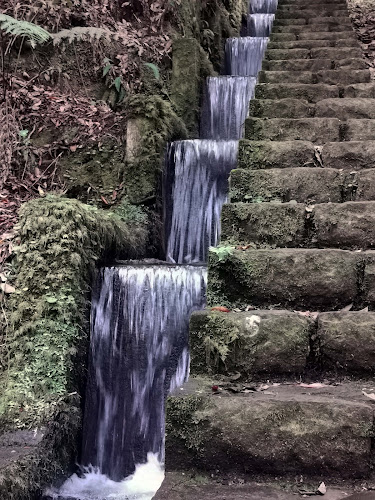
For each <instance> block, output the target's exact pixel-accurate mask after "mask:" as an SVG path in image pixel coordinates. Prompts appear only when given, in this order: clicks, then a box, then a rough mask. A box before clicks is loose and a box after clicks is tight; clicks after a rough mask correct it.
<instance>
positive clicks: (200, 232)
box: [164, 140, 238, 264]
mask: <svg viewBox="0 0 375 500" xmlns="http://www.w3.org/2000/svg"><path fill="white" fill-rule="evenodd" d="M237 148H238V143H237V141H209V140H207V141H202V140H193V141H179V142H174V143H172V144H171V145H170V147H169V151H168V168H167V170H166V179H165V183H164V184H165V186H166V187H167V188H168V187H169V188H170V189H169V192H167V189H166V192H165V195H164V200H165V215H164V221H165V229H166V234H167V252H166V254H167V255H166V257H167V261H168V262H175V263H178V264H188V263H199V262H201V263H205V262H207V253H208V248H209V246H212V245H216V244H217V243H218V240H219V235H220V213H221V208H222V206H223V204H224V203H225V200H226V197H227V191H228V176H229V172H230V171H231V170H232V169H233V168H234V167H235V165H236V160H237Z"/></svg>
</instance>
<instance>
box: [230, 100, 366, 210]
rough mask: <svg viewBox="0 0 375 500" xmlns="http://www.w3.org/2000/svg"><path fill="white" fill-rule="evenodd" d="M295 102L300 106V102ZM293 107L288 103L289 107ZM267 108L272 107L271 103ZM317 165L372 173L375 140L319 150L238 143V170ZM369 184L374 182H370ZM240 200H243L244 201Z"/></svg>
mask: <svg viewBox="0 0 375 500" xmlns="http://www.w3.org/2000/svg"><path fill="white" fill-rule="evenodd" d="M286 101H287V104H286V106H287V105H288V102H290V100H289V99H286ZM259 102H262V101H254V104H253V103H251V106H254V107H251V109H256V108H257V103H259ZM263 102H267V103H275V104H274V106H275V107H277V106H278V104H276V103H277V101H263ZM279 102H280V101H279ZM297 102H298V103H301V102H302V101H297ZM294 106H295V105H294V104H293V103H292V102H290V107H291V108H292V107H294ZM270 107H271V108H272V104H271V105H270ZM296 108H297V107H296ZM278 109H280V108H278ZM319 166H323V167H324V168H325V169H342V170H345V171H349V173H350V172H353V171H357V170H368V171H371V169H373V168H375V141H350V142H328V143H326V144H324V145H323V146H322V147H317V146H314V144H313V143H312V142H308V141H284V142H277V141H249V140H246V139H243V140H241V141H240V143H239V151H238V168H239V169H240V170H249V169H251V170H267V169H274V168H300V167H319ZM369 174H370V172H367V173H364V174H362V175H364V176H365V177H367V176H368V175H369ZM371 179H372V178H371ZM347 182H348V184H352V183H353V179H351V178H349V179H348V181H347ZM358 182H360V185H361V186H362V185H363V182H362V181H361V179H360V178H358V176H356V179H355V183H358ZM371 182H374V181H373V180H371ZM348 190H349V187H348V186H347V187H346V188H345V191H346V192H348ZM354 194H355V193H354ZM354 194H352V195H350V199H354V198H353V195H354ZM356 196H357V194H356ZM358 196H362V199H363V195H360V194H358ZM368 199H369V200H371V199H375V198H368ZM239 201H243V199H241V200H239ZM302 201H305V200H302Z"/></svg>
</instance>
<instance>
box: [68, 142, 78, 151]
mask: <svg viewBox="0 0 375 500" xmlns="http://www.w3.org/2000/svg"><path fill="white" fill-rule="evenodd" d="M77 148H78V146H77V144H73V146H69V149H70V151H71V152H72V153H74V152H75V151H77Z"/></svg>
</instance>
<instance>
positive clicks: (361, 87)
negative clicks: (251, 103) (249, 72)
mask: <svg viewBox="0 0 375 500" xmlns="http://www.w3.org/2000/svg"><path fill="white" fill-rule="evenodd" d="M336 97H341V98H357V97H358V98H367V99H370V98H375V83H354V84H352V85H346V86H340V87H339V86H337V85H327V84H323V83H319V84H318V83H316V84H304V83H259V84H258V85H256V87H255V98H256V99H285V98H293V99H303V100H306V101H308V102H313V103H316V102H318V101H322V100H323V99H332V98H336Z"/></svg>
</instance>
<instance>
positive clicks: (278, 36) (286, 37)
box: [270, 31, 358, 42]
mask: <svg viewBox="0 0 375 500" xmlns="http://www.w3.org/2000/svg"><path fill="white" fill-rule="evenodd" d="M297 39H298V40H355V41H358V38H357V36H356V34H355V33H354V31H342V32H329V31H323V32H314V31H308V32H307V33H304V32H301V33H299V34H298V38H297V34H296V33H273V32H272V33H271V35H270V42H288V41H296V40H297Z"/></svg>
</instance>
